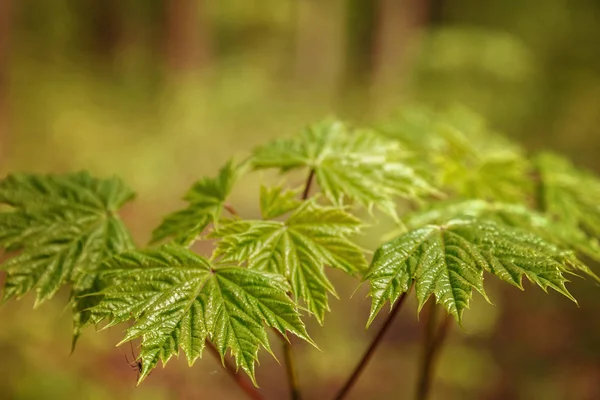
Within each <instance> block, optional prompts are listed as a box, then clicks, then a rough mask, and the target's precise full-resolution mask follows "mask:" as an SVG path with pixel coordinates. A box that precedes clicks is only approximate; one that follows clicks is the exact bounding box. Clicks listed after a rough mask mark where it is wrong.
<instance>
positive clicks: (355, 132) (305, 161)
mask: <svg viewBox="0 0 600 400" xmlns="http://www.w3.org/2000/svg"><path fill="white" fill-rule="evenodd" d="M406 155H407V154H406V152H404V151H403V150H402V148H401V147H400V145H399V143H397V142H395V141H390V140H387V139H385V138H384V137H381V136H379V135H377V134H375V133H374V132H373V131H370V130H364V129H351V128H350V127H349V126H347V125H346V124H344V123H342V122H340V121H332V120H327V121H323V122H321V123H318V124H315V125H312V126H310V127H308V128H306V129H305V130H303V131H302V132H301V133H300V134H299V135H296V136H295V137H293V138H291V139H280V140H276V141H274V142H272V143H270V144H268V145H266V146H264V147H261V148H259V149H257V150H256V151H255V153H254V158H253V159H252V165H253V166H254V168H256V169H262V168H279V169H280V170H281V171H284V172H285V171H289V170H293V169H296V168H308V169H310V170H313V171H314V173H315V176H316V179H317V182H318V184H319V186H320V187H321V190H322V191H323V193H324V194H325V196H326V197H327V198H328V199H329V200H330V201H332V202H333V203H334V204H335V205H338V206H342V205H343V204H344V200H345V199H346V198H348V199H350V200H352V201H356V202H357V203H359V204H360V205H362V206H365V207H368V208H369V209H370V208H372V207H373V206H376V207H378V208H379V209H380V210H382V211H383V212H385V213H387V214H388V215H391V216H394V217H395V216H396V203H395V201H394V198H395V197H398V196H401V197H407V198H415V197H418V196H420V195H423V194H427V193H431V192H433V189H432V187H431V186H430V185H429V184H428V183H427V182H426V181H425V180H423V179H422V178H421V177H419V175H417V174H416V173H415V171H414V170H413V169H412V168H411V167H409V166H408V165H407V164H406V163H405V162H404V161H403V159H404V158H406Z"/></svg>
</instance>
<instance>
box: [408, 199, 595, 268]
mask: <svg viewBox="0 0 600 400" xmlns="http://www.w3.org/2000/svg"><path fill="white" fill-rule="evenodd" d="M453 218H484V219H490V220H493V221H495V222H498V223H501V224H504V225H507V226H512V227H516V228H521V229H524V230H529V231H531V232H532V233H535V234H536V235H539V236H540V237H542V238H544V239H546V240H548V241H550V242H552V243H554V244H555V245H557V246H565V247H568V248H569V249H571V250H574V251H577V252H579V253H582V254H585V255H586V256H588V257H590V258H592V259H594V260H596V261H600V243H598V239H596V238H593V237H589V236H588V235H586V233H585V232H584V231H583V230H581V229H580V228H579V227H578V226H576V225H573V224H569V223H565V222H564V221H560V220H555V219H553V218H551V217H549V216H547V215H544V214H542V213H539V212H536V211H533V210H531V209H529V208H527V207H525V206H523V205H521V204H508V203H498V202H488V201H484V200H465V201H458V202H442V203H438V204H435V205H434V206H433V207H431V208H429V209H428V210H426V211H421V212H418V213H414V214H412V215H408V216H407V217H406V220H405V224H406V225H407V226H408V227H412V228H418V227H422V226H425V225H427V224H441V223H443V222H444V221H448V220H450V219H453ZM586 272H587V273H588V274H591V275H592V276H593V274H592V273H591V271H589V269H586Z"/></svg>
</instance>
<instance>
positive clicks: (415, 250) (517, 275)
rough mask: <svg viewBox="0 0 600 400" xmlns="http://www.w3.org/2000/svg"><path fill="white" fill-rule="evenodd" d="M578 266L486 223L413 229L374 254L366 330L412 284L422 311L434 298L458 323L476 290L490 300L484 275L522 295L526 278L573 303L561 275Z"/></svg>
mask: <svg viewBox="0 0 600 400" xmlns="http://www.w3.org/2000/svg"><path fill="white" fill-rule="evenodd" d="M576 262H577V261H576V260H575V259H574V257H573V255H572V253H571V252H568V251H564V250H562V249H560V248H559V247H557V246H555V245H554V244H552V243H550V242H547V241H545V240H543V239H542V238H540V237H539V236H537V235H535V234H532V233H530V232H527V231H524V230H520V229H516V228H510V227H507V226H503V225H501V224H498V223H495V222H492V221H488V220H478V219H454V220H450V221H447V222H446V223H445V224H444V225H427V226H424V227H421V228H417V229H413V230H410V231H408V232H406V233H404V234H402V235H400V236H399V237H398V238H396V239H394V240H392V241H390V242H388V243H386V244H384V245H383V246H381V247H380V248H379V249H378V250H377V251H376V252H375V255H374V257H373V260H372V262H371V266H370V268H369V271H368V272H367V274H366V276H365V280H368V281H369V283H370V285H371V292H370V295H371V297H372V307H371V314H370V317H369V322H368V324H370V323H371V322H372V321H373V319H374V318H375V317H376V315H377V314H378V312H379V311H380V310H381V308H382V307H383V305H384V304H385V302H386V301H389V302H390V303H392V304H393V303H394V302H395V301H396V300H397V299H398V297H399V296H400V294H402V293H404V292H407V291H408V289H409V288H410V286H411V285H412V283H413V281H414V284H415V288H416V294H417V300H418V304H419V309H421V307H423V305H424V304H425V302H426V301H427V300H428V298H429V297H430V296H432V295H434V296H435V298H436V300H437V303H440V304H442V305H443V306H444V308H445V309H446V310H447V311H448V313H449V314H450V315H453V316H454V317H455V318H456V319H457V320H458V321H459V322H460V321H461V318H462V313H463V311H464V309H465V308H467V307H468V304H469V300H470V299H471V296H472V292H473V289H474V290H476V291H478V292H479V293H481V294H482V295H483V296H484V297H485V298H486V299H487V296H486V294H485V291H484V288H483V272H484V271H487V272H489V273H491V274H492V275H495V276H497V277H499V278H500V279H502V280H504V281H506V282H508V283H510V284H512V285H514V286H517V287H519V288H521V289H523V287H522V279H523V276H525V277H527V278H528V279H529V280H530V281H531V282H534V283H536V284H537V285H538V286H540V287H541V288H542V289H543V290H544V291H546V290H547V289H548V288H552V289H554V290H556V291H557V292H559V293H562V294H563V295H565V296H567V297H568V298H570V299H572V300H573V301H574V299H573V297H572V296H571V294H570V293H569V292H568V291H567V289H566V287H565V282H567V279H566V278H565V277H564V275H563V274H564V273H565V272H567V273H568V272H572V271H573V270H574V266H573V263H576Z"/></svg>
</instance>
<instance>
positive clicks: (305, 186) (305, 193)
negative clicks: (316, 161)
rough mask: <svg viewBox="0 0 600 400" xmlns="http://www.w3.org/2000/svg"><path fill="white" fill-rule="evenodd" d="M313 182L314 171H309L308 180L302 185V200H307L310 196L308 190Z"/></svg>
mask: <svg viewBox="0 0 600 400" xmlns="http://www.w3.org/2000/svg"><path fill="white" fill-rule="evenodd" d="M314 180H315V170H314V169H311V170H310V172H309V173H308V178H306V184H305V185H304V191H303V192H302V200H306V199H308V196H309V195H310V188H311V187H312V183H313V181H314Z"/></svg>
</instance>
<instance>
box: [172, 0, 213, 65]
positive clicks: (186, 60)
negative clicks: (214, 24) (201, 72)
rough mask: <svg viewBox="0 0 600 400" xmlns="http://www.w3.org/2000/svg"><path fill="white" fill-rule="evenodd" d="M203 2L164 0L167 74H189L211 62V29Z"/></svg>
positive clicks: (201, 0)
mask: <svg viewBox="0 0 600 400" xmlns="http://www.w3.org/2000/svg"><path fill="white" fill-rule="evenodd" d="M206 4H207V3H206V2H205V1H203V0H199V1H196V0H165V3H164V6H165V15H166V21H165V33H166V34H165V40H166V42H165V47H166V48H165V58H166V64H167V67H168V69H169V71H172V72H175V73H178V72H189V71H193V70H196V69H197V68H200V67H205V66H208V65H209V64H210V61H211V46H210V43H211V40H210V39H211V37H210V34H211V30H210V27H209V25H208V22H209V18H208V15H207V12H206Z"/></svg>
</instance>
